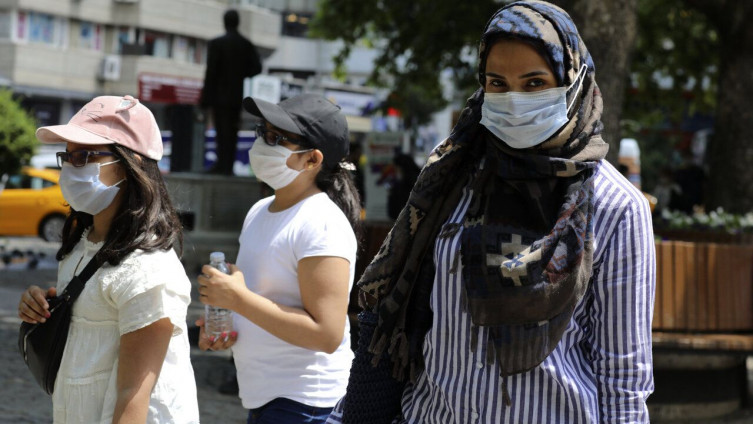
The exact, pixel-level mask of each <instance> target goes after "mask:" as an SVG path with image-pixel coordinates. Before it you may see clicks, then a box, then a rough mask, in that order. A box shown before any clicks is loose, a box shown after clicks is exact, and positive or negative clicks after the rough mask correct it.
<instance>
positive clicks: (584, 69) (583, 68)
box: [567, 63, 588, 115]
mask: <svg viewBox="0 0 753 424" xmlns="http://www.w3.org/2000/svg"><path fill="white" fill-rule="evenodd" d="M587 72H588V65H586V64H585V63H584V64H583V66H581V67H580V70H579V71H578V76H577V77H575V82H574V83H573V85H575V84H578V88H577V89H575V91H573V97H572V101H571V102H570V104H569V105H568V106H567V114H568V115H569V114H570V109H571V108H572V107H573V105H574V104H575V99H576V98H577V97H578V93H580V89H581V88H582V87H583V80H584V79H586V73H587Z"/></svg>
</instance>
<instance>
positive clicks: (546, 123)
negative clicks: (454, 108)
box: [481, 65, 588, 149]
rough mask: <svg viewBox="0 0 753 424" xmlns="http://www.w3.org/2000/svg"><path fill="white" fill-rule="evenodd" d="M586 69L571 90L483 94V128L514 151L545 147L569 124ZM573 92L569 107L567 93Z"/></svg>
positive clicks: (583, 69)
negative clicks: (570, 114) (542, 144)
mask: <svg viewBox="0 0 753 424" xmlns="http://www.w3.org/2000/svg"><path fill="white" fill-rule="evenodd" d="M587 69H588V68H587V67H586V65H583V66H582V67H581V69H580V72H578V75H577V76H576V78H575V81H574V82H573V84H571V85H570V86H569V87H557V88H550V89H548V90H542V91H536V92H533V93H522V92H508V93H484V104H483V105H482V106H481V125H483V126H485V127H486V128H487V129H488V130H489V131H491V133H492V134H494V135H495V136H497V138H499V139H500V140H502V141H504V142H505V144H507V145H508V146H510V147H512V148H513V149H527V148H529V147H533V146H536V145H538V144H541V143H543V142H544V141H546V140H547V139H549V137H551V136H552V135H554V134H555V133H556V132H557V131H558V130H559V129H560V128H562V126H564V125H565V124H566V123H567V121H568V113H569V112H570V108H572V106H573V104H575V99H576V98H577V97H578V92H579V91H580V88H581V87H582V85H583V79H584V77H585V75H586V71H587ZM571 89H572V90H574V92H573V95H572V102H571V103H570V104H569V105H568V104H567V93H568V92H569V91H570V90H571Z"/></svg>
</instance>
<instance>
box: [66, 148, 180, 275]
mask: <svg viewBox="0 0 753 424" xmlns="http://www.w3.org/2000/svg"><path fill="white" fill-rule="evenodd" d="M111 147H112V151H113V153H114V154H115V158H116V159H119V160H120V162H118V163H120V164H121V165H122V166H123V168H124V169H125V171H126V181H125V184H124V185H122V186H121V187H122V188H121V190H125V192H124V193H123V201H122V203H121V204H120V208H119V210H118V211H117V213H116V214H115V217H114V218H113V221H112V225H111V226H110V230H109V232H108V233H107V237H106V239H105V243H104V245H103V246H102V249H101V250H100V253H99V254H100V255H101V258H102V260H103V261H106V262H109V263H110V265H117V264H119V263H120V261H121V260H123V258H125V257H126V256H127V255H128V254H130V253H131V252H133V251H134V250H136V249H141V250H143V251H145V252H151V251H154V250H157V249H159V250H169V249H172V248H173V247H174V248H176V249H177V250H178V254H179V255H182V254H183V230H182V228H181V224H180V221H179V219H178V214H177V213H176V212H175V208H174V207H173V204H172V202H171V201H170V196H169V195H168V193H167V187H166V186H165V181H164V180H163V178H162V174H161V173H160V170H159V167H158V166H157V161H155V160H152V159H147V158H145V157H143V156H141V155H139V154H138V153H135V152H133V151H132V150H130V149H128V148H125V147H122V146H118V145H116V144H113V145H112V146H111ZM92 222H93V217H92V215H90V214H88V213H85V212H79V211H76V210H74V209H73V208H71V213H70V215H68V218H67V219H66V220H65V225H64V226H63V243H62V246H61V247H60V250H58V252H57V255H56V258H57V260H62V259H63V258H64V257H65V255H67V254H68V253H70V252H71V250H73V247H74V246H75V245H76V244H77V243H78V242H79V240H80V239H81V235H82V234H83V232H84V230H86V229H87V228H89V227H90V226H91V225H92Z"/></svg>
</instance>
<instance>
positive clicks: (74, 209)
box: [19, 96, 199, 424]
mask: <svg viewBox="0 0 753 424" xmlns="http://www.w3.org/2000/svg"><path fill="white" fill-rule="evenodd" d="M37 137H38V138H39V139H40V140H41V141H42V142H43V143H60V142H64V143H66V149H65V152H61V153H58V164H59V165H60V166H61V168H62V170H61V172H60V187H61V189H62V191H63V196H64V197H65V200H66V201H67V202H68V203H69V204H70V206H71V213H70V215H69V216H68V217H67V219H66V221H65V225H64V227H63V240H62V246H61V247H60V250H59V251H58V253H57V259H58V260H59V261H60V265H59V269H58V282H57V287H56V288H49V289H47V290H44V289H42V288H40V287H37V286H31V287H30V288H29V289H28V290H26V292H24V294H23V295H22V296H21V301H20V303H19V317H20V318H21V319H22V320H23V321H25V322H30V323H35V322H44V321H45V318H48V317H49V316H50V315H49V311H48V306H49V305H48V303H47V300H46V298H47V297H52V296H55V295H56V293H62V292H63V290H64V289H65V287H66V286H67V284H68V282H69V281H71V278H72V277H73V276H74V275H78V273H80V272H81V270H82V269H83V268H84V267H85V266H86V264H87V263H88V262H89V261H90V260H91V259H92V258H93V257H94V256H95V254H96V255H98V258H100V259H101V260H102V261H103V262H102V266H101V267H100V268H99V269H98V270H97V271H96V272H95V273H94V274H93V275H92V277H91V278H90V279H89V280H88V281H87V282H86V284H85V286H84V289H83V292H82V293H81V295H80V296H79V297H78V299H77V300H76V302H75V303H74V305H73V317H72V319H71V324H70V330H69V334H68V340H67V343H66V345H65V351H64V353H63V359H62V362H61V364H60V369H59V371H58V374H57V379H56V381H55V389H54V393H53V395H52V404H53V418H54V421H55V422H56V423H100V422H107V423H109V422H112V423H126V422H127V423H135V422H141V423H144V422H146V423H154V424H157V423H167V422H175V423H198V422H199V410H198V403H197V399H196V383H195V380H194V375H193V369H192V367H191V360H190V347H189V343H188V336H187V328H186V312H187V310H188V305H189V303H190V302H191V283H190V281H189V280H188V277H187V276H186V273H185V271H184V269H183V265H182V264H181V262H180V260H179V259H178V256H177V254H176V252H175V251H174V250H173V249H174V248H176V249H181V248H182V234H181V225H180V222H179V221H178V216H177V214H176V212H175V209H173V206H172V204H171V202H170V197H169V196H168V194H167V188H166V187H165V183H164V181H163V179H162V175H161V174H160V170H159V167H158V166H157V162H158V161H159V159H160V158H161V157H162V138H161V136H160V131H159V128H158V127H157V122H156V121H155V120H154V116H153V115H152V113H151V112H150V111H149V109H147V108H146V107H145V106H143V105H141V104H140V103H139V101H138V100H137V99H134V98H133V97H131V96H125V97H116V96H102V97H97V98H95V99H93V100H92V101H91V102H89V103H88V104H86V105H85V106H84V107H83V108H82V109H81V110H80V111H79V112H78V113H77V114H76V115H74V116H73V118H71V120H70V122H69V123H68V124H67V125H56V126H50V127H42V128H39V129H38V130H37Z"/></svg>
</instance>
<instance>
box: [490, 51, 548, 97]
mask: <svg viewBox="0 0 753 424" xmlns="http://www.w3.org/2000/svg"><path fill="white" fill-rule="evenodd" d="M484 72H485V76H486V82H485V85H484V91H485V92H487V93H507V92H535V91H541V90H546V89H549V88H555V87H557V79H556V78H555V77H554V72H553V71H552V69H551V68H549V65H548V64H547V63H546V60H545V59H544V58H543V57H542V56H541V55H540V54H539V53H538V52H537V51H536V49H534V48H533V47H532V46H531V45H530V44H528V43H525V42H522V41H517V40H500V41H498V42H497V43H495V44H494V45H493V46H492V48H491V50H489V55H488V56H487V58H486V69H485V70H484Z"/></svg>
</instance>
